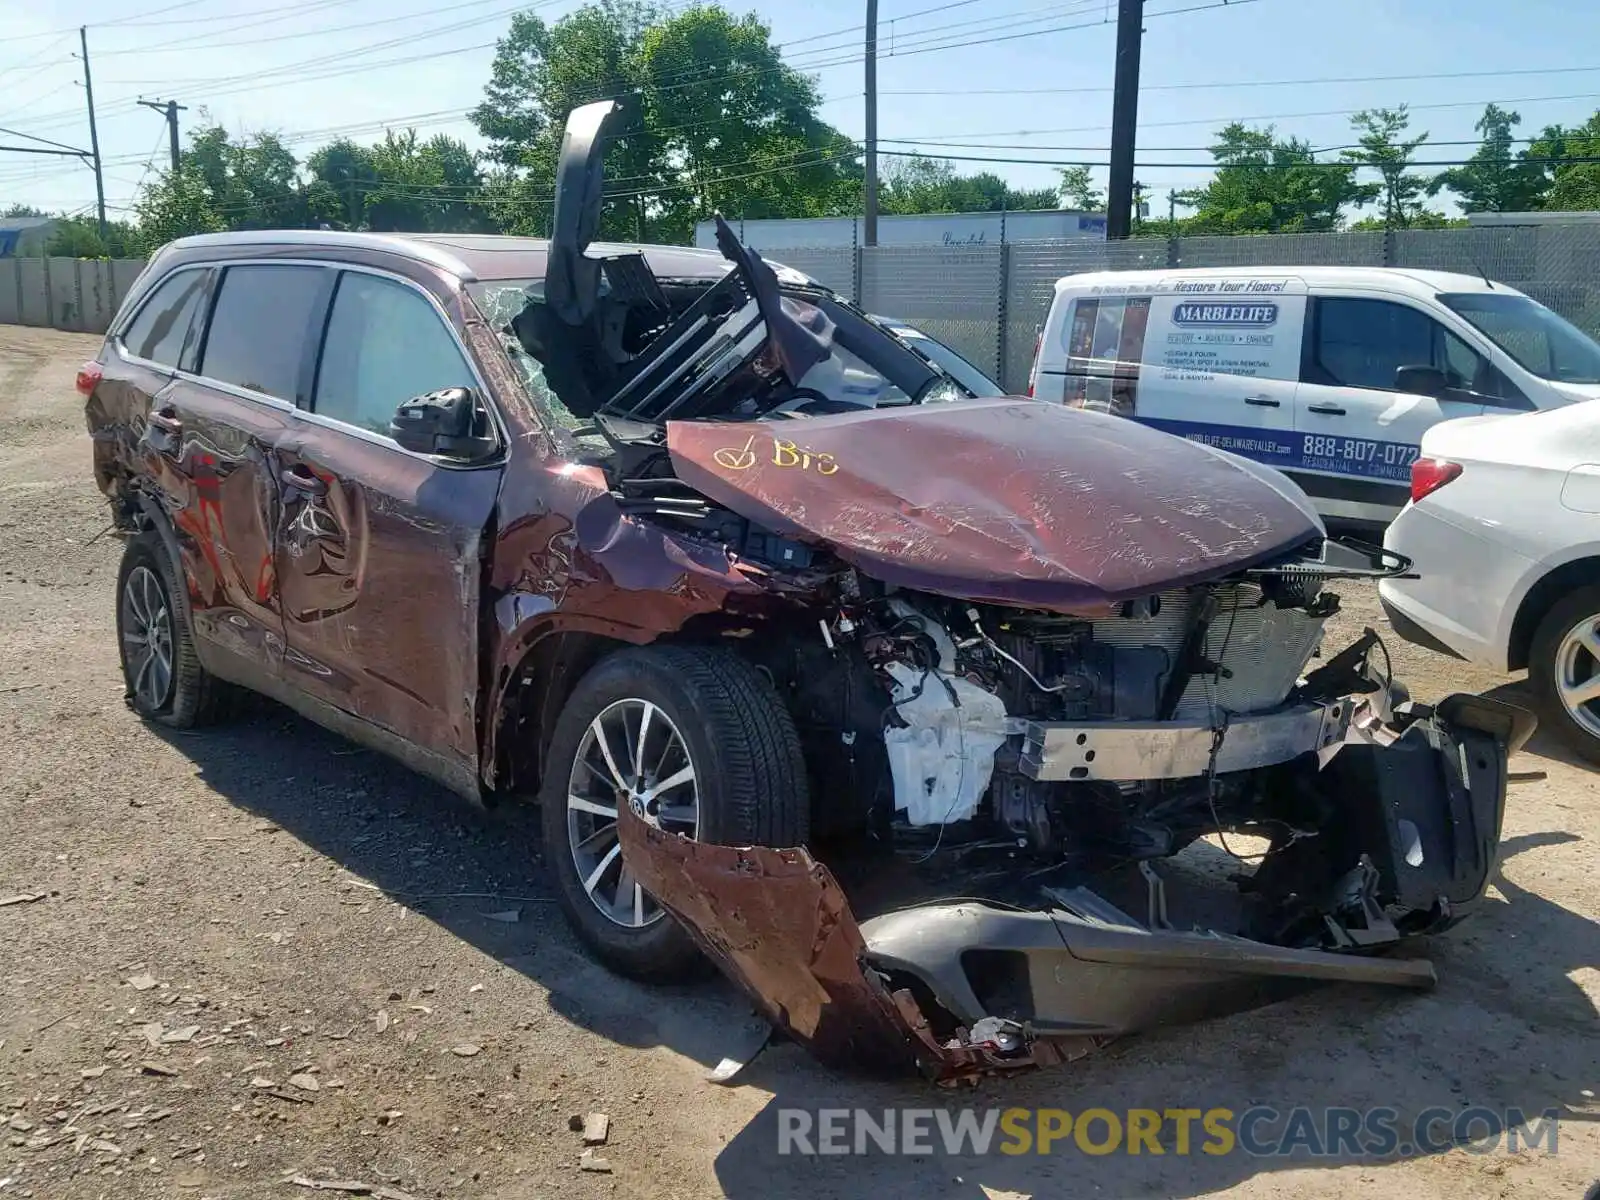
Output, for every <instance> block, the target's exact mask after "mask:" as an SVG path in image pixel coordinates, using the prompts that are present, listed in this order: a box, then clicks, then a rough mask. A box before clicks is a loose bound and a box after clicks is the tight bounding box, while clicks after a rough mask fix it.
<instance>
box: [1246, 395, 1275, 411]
mask: <svg viewBox="0 0 1600 1200" xmlns="http://www.w3.org/2000/svg"><path fill="white" fill-rule="evenodd" d="M1244 402H1245V403H1246V404H1254V405H1255V406H1256V407H1257V408H1278V407H1280V405H1279V403H1278V401H1276V400H1274V399H1272V398H1271V397H1270V396H1246V397H1245V398H1244Z"/></svg>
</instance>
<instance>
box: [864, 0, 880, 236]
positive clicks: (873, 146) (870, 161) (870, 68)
mask: <svg viewBox="0 0 1600 1200" xmlns="http://www.w3.org/2000/svg"><path fill="white" fill-rule="evenodd" d="M865 191H866V196H865V201H866V203H865V208H866V219H865V221H863V222H862V234H863V237H862V241H863V243H865V244H866V245H868V246H876V245H877V244H878V0H867V178H866V187H865Z"/></svg>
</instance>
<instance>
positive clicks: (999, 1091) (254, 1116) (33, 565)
mask: <svg viewBox="0 0 1600 1200" xmlns="http://www.w3.org/2000/svg"><path fill="white" fill-rule="evenodd" d="M95 347H96V341H95V339H91V338H85V337H80V336H76V335H70V334H58V333H52V332H47V331H40V330H24V329H18V328H15V327H9V326H0V422H3V424H0V428H3V430H4V433H3V435H0V571H3V574H0V729H3V734H4V739H5V744H6V750H5V753H4V754H3V755H0V900H5V899H8V898H10V897H12V896H16V895H21V894H29V895H40V896H42V898H41V899H38V900H36V901H32V902H23V903H14V904H8V905H4V906H0V1126H4V1128H0V1137H3V1140H0V1200H4V1198H5V1197H9V1196H14V1195H15V1196H34V1197H51V1198H54V1197H118V1198H121V1197H147V1196H148V1197H218V1198H222V1197H226V1198H229V1200H233V1198H241V1200H242V1198H247V1197H249V1198H254V1197H288V1196H296V1195H299V1196H312V1195H319V1194H328V1193H316V1192H311V1191H307V1190H302V1186H297V1185H295V1184H294V1183H292V1182H290V1180H291V1179H292V1178H293V1177H295V1176H299V1177H303V1178H304V1179H308V1180H324V1181H325V1180H344V1181H351V1182H353V1183H361V1184H364V1185H367V1187H368V1192H369V1193H370V1194H377V1195H383V1194H385V1192H384V1189H389V1190H390V1194H391V1195H406V1196H412V1197H416V1198H418V1200H420V1198H422V1197H428V1196H435V1197H453V1196H462V1197H505V1198H508V1200H509V1198H512V1197H516V1198H524V1197H555V1196H561V1197H566V1196H573V1197H610V1196H618V1195H621V1196H637V1197H656V1196H663V1197H666V1196H671V1197H679V1196H682V1197H690V1196H693V1197H699V1196H715V1195H729V1196H751V1197H755V1196H761V1197H780V1198H781V1197H802V1196H803V1197H815V1196H852V1197H853V1196H869V1195H891V1196H900V1195H911V1194H916V1195H918V1196H925V1197H934V1196H949V1197H971V1198H977V1197H984V1196H987V1197H991V1198H992V1197H1002V1196H1004V1197H1011V1196H1022V1197H1031V1196H1038V1197H1057V1196H1064V1195H1074V1196H1083V1195H1091V1194H1093V1195H1105V1196H1133V1195H1162V1196H1184V1197H1188V1196H1198V1195H1202V1194H1212V1193H1226V1194H1228V1195H1236V1196H1249V1197H1258V1196H1288V1195H1293V1196H1309V1197H1343V1196H1344V1195H1345V1194H1347V1193H1349V1192H1350V1191H1351V1190H1352V1189H1357V1188H1359V1189H1360V1191H1361V1192H1362V1193H1363V1194H1364V1195H1375V1196H1379V1197H1393V1198H1395V1200H1400V1198H1402V1197H1403V1198H1404V1200H1432V1198H1434V1197H1438V1198H1440V1200H1444V1198H1455V1197H1459V1196H1462V1195H1471V1196H1479V1195H1482V1196H1496V1197H1524V1196H1526V1197H1534V1196H1540V1197H1542V1196H1572V1197H1578V1196H1581V1195H1582V1194H1583V1193H1584V1190H1585V1189H1586V1188H1587V1187H1589V1186H1590V1185H1591V1184H1592V1183H1594V1182H1595V1181H1596V1179H1597V1178H1600V1135H1597V1126H1596V1124H1595V1121H1596V1118H1597V1117H1600V1104H1597V1101H1596V1099H1595V1089H1596V1088H1600V1069H1597V1067H1600V1036H1596V1035H1597V1032H1600V1029H1597V1025H1596V1005H1597V1001H1600V929H1597V926H1596V924H1595V920H1596V916H1597V914H1600V886H1597V884H1596V876H1597V870H1596V868H1597V866H1600V862H1597V856H1596V851H1595V844H1596V843H1595V841H1594V838H1595V837H1596V835H1597V833H1600V823H1597V820H1596V802H1595V786H1594V779H1593V777H1592V775H1590V774H1589V773H1587V772H1585V771H1583V770H1581V769H1580V768H1578V767H1576V766H1573V765H1571V764H1570V763H1568V762H1567V761H1565V760H1564V759H1563V758H1562V757H1561V756H1560V755H1559V754H1558V753H1555V752H1553V751H1551V750H1549V749H1548V748H1546V747H1544V746H1543V745H1542V744H1541V743H1539V742H1537V741H1536V743H1535V745H1534V747H1533V750H1534V751H1535V753H1529V754H1526V755H1523V756H1521V757H1520V758H1519V759H1518V760H1517V761H1516V762H1514V763H1513V769H1515V770H1519V771H1535V770H1538V771H1545V772H1547V773H1548V774H1547V777H1546V778H1544V779H1542V780H1535V781H1531V782H1524V783H1519V784H1518V785H1517V786H1515V787H1514V789H1513V792H1512V797H1511V803H1510V806H1509V812H1508V814H1507V821H1506V830H1505V838H1506V843H1507V845H1506V855H1507V857H1506V861H1505V866H1504V869H1503V872H1502V879H1501V881H1500V882H1499V883H1498V885H1497V887H1496V889H1495V893H1494V903H1493V904H1491V905H1490V906H1489V907H1488V908H1487V909H1486V910H1485V911H1484V912H1482V913H1481V915H1480V916H1478V917H1477V918H1476V919H1475V920H1473V921H1472V922H1470V923H1469V924H1468V925H1466V926H1464V927H1463V928H1461V929H1459V930H1457V931H1456V932H1455V933H1453V934H1452V935H1450V936H1448V937H1445V938H1441V939H1439V940H1438V942H1437V943H1436V944H1434V945H1432V946H1430V947H1429V948H1428V952H1429V953H1430V954H1431V956H1432V957H1433V958H1434V959H1435V961H1436V963H1437V964H1438V969H1439V974H1440V978H1441V983H1440V986H1439V988H1438V989H1437V991H1435V992H1432V993H1430V994H1425V995H1414V994H1389V993H1382V992H1377V991H1369V990H1360V989H1355V988H1327V989H1322V990H1319V991H1315V992H1312V993H1308V994H1305V995H1302V996H1300V997H1298V998H1296V999H1294V1000H1290V1001H1286V1002H1283V1003H1280V1004H1277V1005H1273V1006H1271V1007H1268V1008H1264V1009H1259V1010H1257V1011H1254V1012H1251V1013H1246V1014H1242V1015H1238V1016H1233V1017H1229V1018H1226V1019H1222V1020H1218V1021H1213V1022H1210V1023H1207V1024H1204V1025H1198V1026H1192V1027H1188V1028H1184V1029H1179V1030H1174V1031H1171V1032H1167V1033H1163V1034H1159V1035H1152V1036H1146V1037H1143V1038H1139V1039H1133V1040H1129V1041H1127V1042H1125V1043H1123V1044H1121V1045H1119V1046H1116V1047H1112V1048H1110V1049H1108V1050H1106V1051H1104V1052H1102V1053H1100V1054H1098V1055H1095V1056H1091V1057H1090V1058H1087V1059H1084V1060H1082V1061H1079V1062H1077V1063H1074V1064H1070V1065H1067V1066H1064V1067H1060V1068H1056V1069H1054V1070H1052V1071H1049V1072H1041V1073H1037V1074H1034V1075H1031V1076H1028V1077H1025V1078H1018V1079H1012V1080H1009V1081H1004V1082H994V1081H990V1082H985V1083H984V1084H982V1085H981V1086H980V1087H979V1088H978V1089H976V1090H975V1091H973V1092H969V1093H955V1094H953V1093H948V1092H936V1091H934V1090H932V1089H929V1088H927V1087H924V1086H922V1085H920V1084H918V1083H916V1082H914V1081H901V1082H895V1083H880V1082H866V1081H863V1080H860V1079H855V1078H848V1077H844V1076H841V1075H838V1074H835V1073H830V1072H828V1071H826V1070H824V1069H822V1068H821V1067H819V1066H817V1065H815V1064H814V1063H813V1062H812V1061H811V1060H809V1059H808V1058H807V1057H806V1056H805V1055H804V1053H802V1052H801V1051H800V1050H798V1049H797V1048H796V1047H794V1046H792V1045H775V1046H772V1047H770V1048H769V1049H768V1050H767V1051H766V1052H765V1053H764V1054H762V1055H761V1056H760V1057H759V1058H758V1059H757V1060H756V1061H755V1062H754V1063H753V1064H752V1065H751V1067H750V1068H749V1069H748V1070H747V1071H746V1072H745V1074H744V1075H743V1076H741V1078H740V1085H739V1086H736V1087H732V1088H721V1087H716V1086H713V1085H711V1084H709V1083H707V1082H705V1080H704V1075H705V1072H706V1070H707V1068H708V1067H709V1066H710V1065H712V1064H714V1063H716V1062H717V1060H718V1059H719V1058H720V1057H721V1056H722V1055H723V1054H724V1053H725V1052H727V1051H728V1050H729V1049H730V1048H732V1047H734V1046H736V1045H737V1044H738V1043H739V1041H740V1038H741V1036H743V1035H744V1031H745V1030H746V1029H747V1028H748V1014H749V1010H748V1006H747V1005H745V1004H743V1003H741V1002H740V1000H739V999H738V997H737V996H736V995H735V994H734V993H733V992H732V990H731V989H730V988H728V987H726V986H725V985H723V984H721V983H720V982H711V983H706V984H704V985H701V986H697V987H692V988H685V989H679V990H669V989H646V988H642V987H637V986H634V985H632V984H629V983H626V982H623V981H620V980H617V979H614V978H612V977H610V976H609V975H607V974H606V973H605V972H604V971H602V970H600V969H599V968H597V967H595V966H593V965H592V964H591V963H590V962H588V960H587V959H586V958H585V957H584V956H583V954H582V953H581V952H580V951H579V950H578V948H577V946H576V945H575V943H574V942H573V941H572V939H571V938H570V937H569V936H568V934H567V932H566V930H565V928H564V926H563V925H562V923H561V922H560V920H559V918H558V916H557V914H556V912H555V909H554V907H553V906H552V904H551V903H550V901H549V895H550V892H549V888H548V885H547V883H546V881H545V879H544V877H543V873H542V870H541V869H540V867H539V865H538V861H537V843H536V838H535V835H534V830H533V824H534V822H533V821H531V820H530V819H529V815H528V814H527V813H514V814H497V815H493V816H487V817H485V816H480V815H478V814H476V813H474V812H473V811H471V810H469V809H467V808H466V807H465V806H463V805H461V804H459V803H458V802H456V801H453V800H452V799H451V798H450V797H448V796H447V795H445V794H444V793H442V792H441V791H439V790H438V789H437V788H435V787H433V786H432V785H430V784H428V783H426V782H424V781H422V780H420V779H419V778H417V777H416V776H413V775H411V774H409V773H408V772H406V771H405V770H403V769H402V768H399V767H397V766H394V765H391V764H389V763H387V762H385V761H382V760H380V759H379V758H377V757H375V756H374V755H371V754H369V753H366V752H363V751H360V750H358V749H356V748H355V747H353V746H352V745H350V744H348V743H345V742H342V741H341V740H340V739H338V738H335V737H333V736H331V735H328V734H325V733H323V732H321V731H319V730H318V729H316V728H315V727H313V726H311V725H309V724H307V723H305V722H303V721H301V720H299V719H298V718H296V717H294V716H292V715H291V714H289V713H288V712H286V711H285V710H281V709H278V708H275V707H273V706H271V705H266V704H263V705H261V706H260V708H259V710H258V711H255V712H253V713H251V714H250V715H249V716H247V717H246V718H245V719H243V720H240V721H238V722H236V723H234V724H232V725H230V726H227V727H225V728H222V729H219V730H214V731H207V732H204V733H200V734H192V735H186V734H176V733H170V732H162V731H157V730H153V729H151V728H148V727H146V726H144V725H142V724H141V723H140V722H138V721H137V720H135V719H134V717H133V716H132V715H131V714H130V713H129V712H128V710H127V709H126V708H125V707H124V705H123V703H122V699H121V687H120V681H119V676H118V671H117V660H116V652H115V646H114V637H113V612H112V591H113V583H114V579H115V573H116V566H117V556H118V552H119V545H118V543H117V542H116V541H115V540H114V539H112V538H109V537H101V536H99V535H101V534H102V532H103V530H104V527H105V525H106V523H107V519H106V516H105V513H104V510H103V508H102V507H101V505H100V503H99V498H98V495H97V493H96V492H95V490H94V487H93V482H92V479H91V477H90V470H89V455H88V444H87V438H86V436H85V434H84V430H83V420H82V413H81V408H80V405H79V402H78V400H77V398H76V396H75V394H74V393H73V390H72V376H73V372H74V371H75V369H76V367H77V365H78V363H79V362H81V361H82V360H83V359H84V358H85V357H88V356H90V355H92V354H93V353H94V350H95ZM1347 591H1348V592H1349V593H1350V594H1347V609H1346V612H1345V613H1344V614H1343V615H1341V617H1340V618H1338V620H1339V621H1340V622H1341V623H1342V625H1343V628H1341V629H1340V630H1339V632H1340V633H1341V634H1350V635H1353V634H1354V633H1356V632H1359V630H1360V627H1361V626H1362V625H1363V624H1376V623H1378V621H1379V620H1380V618H1379V614H1378V612H1377V610H1376V606H1375V604H1374V598H1373V596H1372V595H1371V594H1370V593H1369V592H1367V591H1365V590H1364V589H1347ZM1357 592H1359V593H1360V594H1356V593H1357ZM1335 644H1337V643H1335ZM1394 654H1395V659H1396V669H1397V673H1398V674H1399V675H1400V676H1401V677H1402V678H1405V679H1407V680H1408V681H1409V683H1410V684H1411V687H1412V690H1413V692H1414V694H1415V695H1416V696H1417V698H1418V699H1431V698H1435V697H1437V696H1439V695H1442V694H1444V693H1447V692H1450V691H1458V690H1470V691H1486V690H1490V689H1496V688H1502V687H1510V688H1512V689H1513V690H1514V688H1515V685H1511V684H1508V682H1507V681H1506V680H1503V679H1500V678H1498V677H1494V676H1490V675H1484V674H1481V673H1477V672H1474V671H1472V670H1471V669H1468V668H1464V667H1462V666H1461V665H1460V664H1458V663H1454V662H1452V661H1450V660H1446V659H1443V658H1437V657H1434V656H1431V655H1429V654H1427V653H1426V652H1424V651H1419V650H1414V649H1411V648H1409V647H1403V646H1397V647H1394ZM463 893H467V894H465V895H463ZM513 917H514V919H513ZM1252 1103H1269V1104H1273V1105H1275V1106H1277V1107H1279V1108H1281V1109H1287V1108H1289V1107H1291V1106H1294V1105H1308V1106H1313V1107H1320V1106H1329V1105H1348V1106H1353V1107H1357V1108H1364V1107H1368V1106H1372V1105H1389V1106H1392V1107H1394V1108H1396V1109H1398V1110H1399V1111H1400V1112H1401V1113H1402V1114H1414V1113H1416V1112H1419V1111H1420V1110H1422V1109H1425V1108H1428V1107H1430V1106H1435V1105H1438V1106H1443V1107H1445V1108H1448V1109H1456V1110H1459V1109H1461V1108H1464V1107H1467V1106H1485V1107H1488V1108H1492V1109H1497V1110H1503V1109H1507V1108H1519V1109H1521V1110H1523V1111H1524V1112H1526V1113H1529V1114H1533V1113H1537V1112H1541V1111H1543V1110H1546V1109H1550V1108H1555V1109H1557V1110H1559V1111H1560V1112H1561V1114H1562V1122H1561V1126H1560V1135H1559V1151H1558V1153H1557V1154H1556V1155H1554V1156H1551V1155H1549V1154H1547V1153H1546V1152H1545V1151H1544V1150H1542V1149H1538V1150H1531V1151H1530V1150H1526V1149H1524V1150H1522V1151H1521V1152H1519V1153H1514V1154H1513V1153H1508V1152H1506V1151H1505V1149H1504V1148H1503V1147H1502V1148H1501V1149H1499V1150H1497V1151H1496V1152H1495V1153H1492V1154H1485V1155H1475V1154H1469V1153H1467V1152H1466V1151H1465V1150H1461V1149H1457V1150H1452V1151H1450V1152H1448V1153H1443V1154H1436V1155H1431V1156H1421V1157H1413V1158H1410V1159H1407V1160H1403V1161H1402V1160H1394V1161H1378V1160H1372V1159H1366V1160H1355V1159H1351V1158H1337V1157H1335V1158H1332V1159H1324V1160H1308V1159H1306V1158H1304V1157H1299V1158H1292V1159H1282V1160H1280V1159H1264V1158H1256V1157H1251V1156H1248V1155H1244V1154H1239V1153H1235V1154H1231V1155H1225V1156H1219V1157H1212V1156H1207V1155H1203V1154H1189V1155H1181V1154H1177V1153H1175V1152H1169V1153H1167V1154H1164V1155H1161V1156H1153V1155H1150V1154H1148V1153H1146V1154H1143V1155H1133V1156H1129V1155H1121V1154H1117V1155H1108V1156H1104V1157H1089V1156H1085V1155H1083V1154H1080V1153H1079V1152H1078V1151H1077V1150H1075V1149H1072V1148H1071V1147H1070V1145H1069V1147H1068V1149H1067V1150H1066V1151H1060V1150H1059V1148H1058V1152H1057V1153H1054V1154H1052V1155H1049V1156H1043V1157H1041V1156H1036V1155H1027V1156H1021V1157H1008V1156H1003V1155H998V1154H993V1155H988V1156H983V1157H976V1156H961V1157H947V1156H945V1155H943V1154H942V1153H941V1154H934V1155H926V1156H920V1157H899V1158H890V1157H886V1156H881V1155H873V1156H866V1157H855V1156H851V1157H842V1158H839V1157H821V1158H794V1157H787V1158H780V1157H779V1156H778V1154H777V1130H778V1117H777V1110H778V1109H780V1108H783V1107H805V1108H811V1109H816V1108H819V1107H861V1108H867V1109H882V1108H885V1107H890V1106H910V1107H929V1106H936V1105H947V1104H948V1105H952V1106H953V1105H967V1104H971V1105H974V1106H978V1107H1031V1106H1049V1107H1059V1108H1065V1109H1068V1110H1072V1111H1080V1110H1083V1109H1086V1108H1090V1107H1102V1108H1109V1109H1112V1110H1123V1109H1127V1108H1131V1107H1153V1108H1157V1109H1163V1108H1173V1107H1190V1108H1201V1109H1209V1108H1214V1107H1219V1106H1222V1107H1229V1108H1232V1109H1234V1110H1235V1111H1239V1110H1242V1109H1244V1108H1247V1107H1249V1106H1250V1105H1251V1104H1252ZM587 1112H604V1113H606V1114H608V1115H609V1116H610V1118H611V1133H610V1140H609V1144H607V1145H606V1146H605V1147H604V1148H603V1149H602V1150H601V1151H600V1152H599V1153H601V1154H603V1155H604V1158H605V1159H606V1160H607V1162H608V1163H609V1165H610V1168H611V1173H609V1174H605V1173H600V1172H595V1171H587V1170H580V1167H579V1156H580V1152H581V1150H582V1138H581V1137H580V1135H579V1134H578V1133H576V1132H573V1131H571V1130H570V1129H569V1127H568V1119H569V1117H570V1116H572V1115H573V1114H582V1113H587ZM1170 1144H1171V1143H1170V1142H1169V1145H1170Z"/></svg>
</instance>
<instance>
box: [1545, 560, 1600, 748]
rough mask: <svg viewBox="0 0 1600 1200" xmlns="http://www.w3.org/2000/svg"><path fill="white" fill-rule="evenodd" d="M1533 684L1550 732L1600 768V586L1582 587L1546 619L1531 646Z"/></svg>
mask: <svg viewBox="0 0 1600 1200" xmlns="http://www.w3.org/2000/svg"><path fill="white" fill-rule="evenodd" d="M1528 682H1529V684H1530V685H1531V686H1532V689H1533V696H1534V703H1535V705H1536V707H1537V708H1538V710H1539V716H1540V718H1541V720H1542V721H1543V722H1545V723H1546V724H1547V725H1548V727H1549V729H1550V731H1551V732H1552V733H1553V734H1555V736H1556V737H1557V738H1558V739H1560V741H1561V743H1562V744H1563V745H1564V746H1566V747H1567V749H1569V750H1571V751H1572V752H1573V753H1574V754H1576V755H1577V756H1578V757H1580V758H1582V759H1583V760H1584V761H1586V762H1589V763H1594V764H1596V765H1600V586H1596V585H1590V586H1589V587H1582V588H1578V589H1577V590H1576V591H1574V592H1571V593H1570V594H1568V595H1566V596H1564V597H1563V598H1562V599H1561V600H1560V601H1559V602H1558V603H1557V604H1556V605H1555V606H1554V607H1553V608H1551V610H1550V611H1549V612H1547V613H1546V614H1545V615H1544V618H1543V620H1541V621H1540V622H1539V627H1538V628H1537V629H1535V630H1534V633H1533V643H1532V645H1531V646H1530V648H1529V653H1528ZM1590 697H1592V698H1590Z"/></svg>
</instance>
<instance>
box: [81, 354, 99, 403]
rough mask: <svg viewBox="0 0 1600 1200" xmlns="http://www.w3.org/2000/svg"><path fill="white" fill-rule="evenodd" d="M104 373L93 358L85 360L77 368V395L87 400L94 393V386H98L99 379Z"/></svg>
mask: <svg viewBox="0 0 1600 1200" xmlns="http://www.w3.org/2000/svg"><path fill="white" fill-rule="evenodd" d="M104 378H105V374H104V373H103V372H102V371H101V370H100V364H99V363H97V362H94V361H93V360H91V361H89V362H86V363H84V364H83V366H81V367H79V368H78V383H77V386H78V395H80V396H82V397H83V398H84V399H85V400H87V399H88V398H89V397H90V396H92V395H94V390H95V388H97V387H99V386H100V381H101V380H102V379H104Z"/></svg>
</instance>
